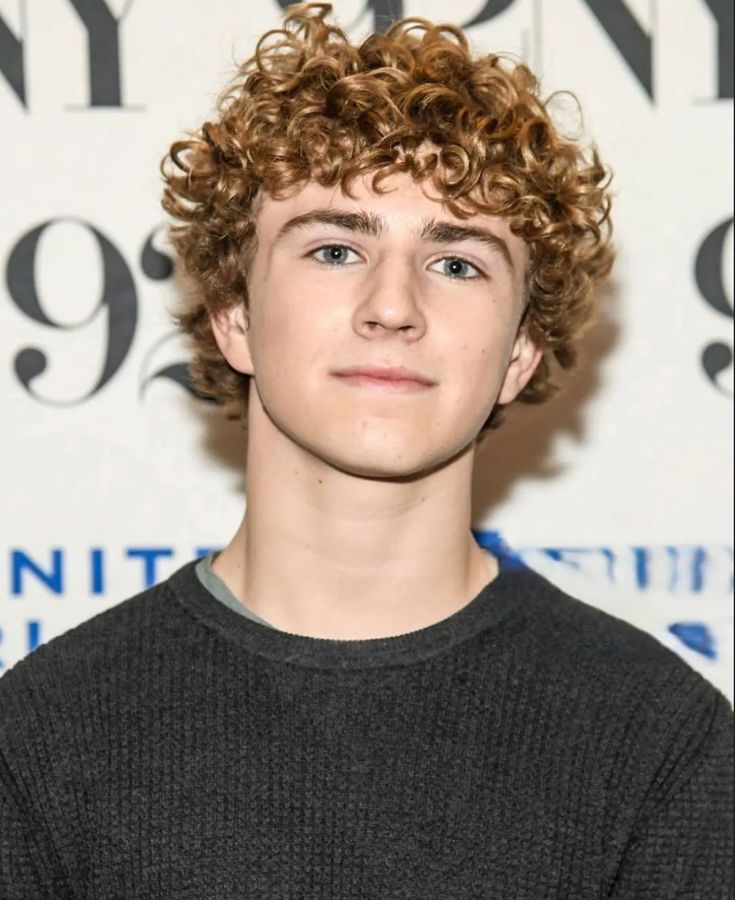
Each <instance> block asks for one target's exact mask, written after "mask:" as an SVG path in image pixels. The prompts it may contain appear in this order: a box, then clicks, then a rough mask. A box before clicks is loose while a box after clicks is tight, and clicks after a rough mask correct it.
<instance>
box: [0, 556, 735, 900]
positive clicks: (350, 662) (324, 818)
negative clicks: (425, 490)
mask: <svg viewBox="0 0 735 900" xmlns="http://www.w3.org/2000/svg"><path fill="white" fill-rule="evenodd" d="M195 565H196V562H195V561H193V562H189V563H187V564H186V565H184V566H182V567H181V568H180V569H179V570H178V571H177V572H176V573H175V574H174V575H172V576H171V577H170V578H168V579H167V580H166V581H164V582H162V583H161V584H159V585H157V586H155V587H152V588H149V589H148V590H145V591H143V592H142V593H140V594H137V595H136V596H134V597H131V598H129V599H127V600H125V601H123V602H121V603H119V604H118V605H117V606H114V607H112V608H111V609H109V610H106V611H105V612H103V613H100V614H98V615H97V616H95V617H94V618H92V619H89V620H88V621H86V622H84V623H82V624H81V625H79V626H77V627H76V628H74V629H72V630H70V631H68V632H66V633H65V634H64V635H61V636H60V637H57V638H55V639H53V640H51V641H48V642H47V643H45V644H43V645H41V646H40V647H39V648H38V649H36V650H35V651H34V652H33V653H31V654H30V655H29V656H27V657H25V658H24V659H22V660H21V661H20V662H19V663H17V664H16V665H15V666H14V667H13V668H12V669H10V670H9V671H8V672H7V673H6V674H4V675H3V677H2V678H0V897H1V898H2V900H31V898H33V900H72V898H73V900H82V898H84V900H113V898H114V900H121V898H135V900H144V898H146V900H147V898H151V900H152V898H170V900H270V898H272V900H303V898H309V900H351V898H355V900H404V898H405V900H470V898H477V900H480V898H482V900H594V898H615V900H621V898H627V900H684V898H686V900H725V898H730V897H732V896H733V875H732V865H733V759H732V755H733V714H732V707H731V705H730V703H729V702H728V700H727V699H726V698H725V697H724V696H723V695H722V694H721V693H720V692H719V691H718V690H717V689H716V688H715V687H714V686H712V685H711V684H710V683H709V682H708V681H707V680H706V679H705V678H703V677H702V676H701V675H700V674H698V673H697V672H696V671H695V670H694V669H692V668H691V667H690V666H688V665H687V664H686V663H685V662H684V661H683V660H682V659H680V658H679V657H678V656H677V655H676V654H675V653H673V652H672V651H671V650H669V649H667V648H666V647H664V646H663V645H662V644H661V643H660V642H658V641H657V640H656V639H654V638H653V637H651V636H650V635H648V634H647V633H645V632H643V631H641V630H639V629H637V628H635V627H633V626H632V625H630V624H628V623H626V622H624V621H622V620H620V619H617V618H615V617H613V616H611V615H609V614H607V613H605V612H603V611H601V610H598V609H596V608H595V607H593V606H590V605H589V604H586V603H583V602H581V601H579V600H576V599H574V598H572V597H569V596H567V595H566V594H564V593H563V592H561V591H560V590H558V589H557V588H556V587H554V586H553V585H552V584H551V583H550V582H548V581H547V580H546V579H544V578H543V577H541V576H540V575H538V574H537V573H534V572H532V571H530V570H527V569H523V568H518V567H514V566H512V565H510V564H508V563H506V562H503V564H502V566H501V570H500V574H499V575H498V576H497V577H496V578H495V579H494V580H493V581H492V582H490V584H488V585H487V586H486V587H485V588H484V589H483V590H482V591H481V592H480V593H479V594H478V595H477V596H476V597H475V598H474V599H473V600H472V601H471V602H470V603H469V604H467V605H466V606H465V607H463V608H462V609H461V610H459V611H458V612H456V613H454V614H453V615H452V616H450V617H448V618H446V619H443V620H442V621H440V622H436V623H434V624H432V625H430V626H428V627H426V628H422V629H420V630H418V631H412V632H410V633H407V634H403V635H399V636H396V637H390V638H379V639H373V640H354V641H353V640H347V641H343V640H340V641H338V640H332V639H324V638H311V637H306V636H303V635H296V634H290V633H289V632H286V631H281V630H277V629H274V628H269V627H267V626H265V625H262V624H260V623H258V622H255V621H252V620H251V619H249V618H247V617H246V616H243V615H240V614H238V613H237V612H235V611H234V610H232V609H230V608H228V607H227V606H226V605H225V604H223V603H222V602H220V601H219V600H217V599H215V598H214V597H213V596H212V595H211V594H210V593H209V592H208V591H207V589H206V588H205V587H204V585H203V584H202V583H201V581H200V580H199V578H198V577H197V574H196V571H195Z"/></svg>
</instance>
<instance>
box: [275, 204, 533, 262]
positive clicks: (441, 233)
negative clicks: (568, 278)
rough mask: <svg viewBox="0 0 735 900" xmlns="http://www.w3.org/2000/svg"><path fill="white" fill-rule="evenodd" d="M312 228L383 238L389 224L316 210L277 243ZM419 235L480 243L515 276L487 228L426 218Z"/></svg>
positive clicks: (295, 221)
mask: <svg viewBox="0 0 735 900" xmlns="http://www.w3.org/2000/svg"><path fill="white" fill-rule="evenodd" d="M310 225H334V226H336V227H337V228H344V229H346V230H347V231H355V232H358V233H360V234H367V235H369V236H370V237H380V236H381V235H382V234H384V233H385V232H386V230H387V229H386V221H385V219H384V217H383V216H379V215H377V214H375V213H368V212H364V211H361V212H347V211H345V210H340V209H313V210H311V211H310V212H307V213H303V214H302V215H300V216H294V217H293V218H292V219H289V220H288V221H287V222H285V223H284V224H283V225H282V226H281V228H280V229H279V231H278V234H277V235H276V238H275V240H276V241H279V240H280V239H281V238H282V237H284V236H285V235H287V234H289V233H290V232H292V231H295V230H297V229H299V228H308V227H309V226H310ZM419 236H420V237H421V239H422V240H424V241H432V242H434V243H437V244H453V243H456V242H457V241H479V242H480V243H482V244H485V245H486V246H488V247H490V249H491V250H493V251H494V252H496V253H498V254H499V255H500V257H501V258H502V260H503V262H504V263H505V265H506V267H507V268H508V271H509V272H510V275H511V277H512V276H514V275H515V266H514V265H513V259H512V258H511V255H510V251H509V250H508V245H507V244H506V243H505V241H504V240H503V239H502V238H501V237H498V235H497V234H494V233H493V232H492V231H489V230H488V229H486V228H480V227H478V226H476V225H457V224H455V223H453V222H443V221H437V220H436V219H425V220H424V221H423V223H422V227H421V231H420V234H419Z"/></svg>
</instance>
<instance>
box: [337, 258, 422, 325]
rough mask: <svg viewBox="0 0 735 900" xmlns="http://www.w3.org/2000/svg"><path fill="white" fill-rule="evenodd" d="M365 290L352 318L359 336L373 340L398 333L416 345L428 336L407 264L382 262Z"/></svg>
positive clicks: (411, 273)
mask: <svg viewBox="0 0 735 900" xmlns="http://www.w3.org/2000/svg"><path fill="white" fill-rule="evenodd" d="M363 288H364V293H363V296H362V298H361V300H360V302H359V304H358V305H357V307H356V308H355V312H354V314H353V327H354V329H355V331H356V332H357V333H358V334H359V335H361V336H362V337H365V338H370V339H372V340H374V339H376V338H382V337H385V336H387V335H388V334H392V333H394V332H395V333H397V334H399V335H400V336H401V337H402V338H403V339H404V340H405V341H407V342H413V341H416V340H418V339H419V338H420V337H422V335H423V334H424V333H425V332H426V319H425V317H424V313H423V311H422V309H421V306H420V304H419V303H418V299H419V285H418V284H417V278H416V274H415V273H414V272H413V271H412V269H411V267H410V265H408V263H400V262H393V263H391V262H389V261H388V260H383V262H382V263H381V264H380V265H379V266H376V267H375V269H374V270H373V272H372V273H371V276H370V278H369V279H368V280H367V282H366V283H365V284H364V285H363Z"/></svg>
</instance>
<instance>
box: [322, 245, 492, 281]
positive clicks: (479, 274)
mask: <svg viewBox="0 0 735 900" xmlns="http://www.w3.org/2000/svg"><path fill="white" fill-rule="evenodd" d="M333 248H337V249H339V250H347V251H348V252H350V253H355V254H357V250H353V249H352V247H348V246H347V245H346V244H322V245H321V246H320V247H316V248H315V249H314V250H312V251H311V252H310V253H309V254H308V255H309V256H310V257H312V258H313V259H314V261H315V262H316V263H318V264H319V265H320V266H330V267H331V268H335V269H336V268H340V266H339V264H337V265H332V264H331V263H328V262H324V260H321V259H316V256H315V254H317V253H319V252H320V251H321V250H331V249H333ZM446 259H451V260H457V261H458V262H461V263H464V264H465V265H466V266H469V267H470V268H471V269H474V270H475V272H477V275H470V276H469V277H467V278H461V277H460V276H458V275H448V276H447V277H448V278H449V279H450V280H451V281H474V280H475V279H477V278H482V279H483V280H486V279H487V276H486V275H485V273H484V272H483V271H482V270H481V269H480V268H479V267H478V266H476V265H475V264H474V263H471V262H470V261H469V260H467V259H464V257H462V256H442V257H440V258H439V259H437V260H435V261H434V262H441V261H442V260H446ZM432 265H433V264H432Z"/></svg>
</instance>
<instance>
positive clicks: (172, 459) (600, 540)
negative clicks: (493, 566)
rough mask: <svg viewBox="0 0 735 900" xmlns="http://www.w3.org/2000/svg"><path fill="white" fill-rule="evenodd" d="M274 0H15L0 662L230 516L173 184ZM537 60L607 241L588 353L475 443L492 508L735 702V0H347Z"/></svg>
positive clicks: (230, 491) (357, 10)
mask: <svg viewBox="0 0 735 900" xmlns="http://www.w3.org/2000/svg"><path fill="white" fill-rule="evenodd" d="M285 6H286V4H285V3H284V2H282V0H248V2H247V3H245V2H243V0H209V2H208V3H200V2H195V0H0V110H1V112H2V122H3V141H2V159H3V165H2V173H3V202H2V212H1V213H0V253H1V262H2V268H3V279H2V286H1V287H0V347H1V348H2V368H1V370H0V379H1V384H0V390H1V391H2V421H3V429H2V433H3V439H2V467H1V472H2V476H1V477H2V510H3V514H2V519H1V526H2V535H1V546H0V673H2V672H3V671H5V670H7V668H8V667H10V666H12V665H13V664H14V663H15V662H16V661H17V660H19V659H20V658H21V657H23V656H24V655H26V654H27V653H29V652H31V651H32V650H33V649H34V648H35V647H37V646H38V645H39V644H40V643H42V642H44V641H48V640H49V639H50V638H52V637H54V636H55V635H58V634H61V633H62V632H64V631H66V630H68V629H69V628H71V627H72V626H74V625H76V624H78V623H79V622H81V621H83V620H85V619H88V618H90V617H91V616H93V615H96V614H97V613H99V612H101V611H103V610H105V609H107V608H109V607H111V606H113V605H114V604H116V603H119V602H120V601H121V600H124V599H125V598H126V597H129V596H131V595H132V594H134V593H137V592H138V591H140V590H142V589H144V588H145V587H147V586H149V585H151V584H153V583H155V582H157V581H160V580H162V579H164V578H166V577H167V576H168V575H169V574H171V573H172V572H173V571H174V570H175V569H176V568H178V567H179V566H181V565H183V563H185V562H187V561H188V560H190V559H192V558H193V557H195V556H198V555H200V554H203V553H206V552H208V551H209V550H210V549H211V548H216V547H221V546H223V545H224V544H225V543H226V542H227V541H228V540H229V539H230V537H231V536H232V534H233V533H234V531H235V529H236V528H237V525H238V524H239V521H240V518H241V516H242V512H243V504H244V502H245V496H244V490H243V462H244V435H243V432H242V430H241V429H240V428H239V426H238V425H237V424H235V423H229V422H226V421H225V420H224V419H223V417H222V414H221V412H220V411H219V410H218V409H217V408H216V407H214V406H213V405H211V404H209V403H207V402H205V401H202V400H198V399H196V398H195V397H193V396H192V395H191V394H190V393H189V391H188V389H187V387H186V377H185V376H186V360H187V355H186V347H185V345H184V343H183V341H182V340H181V339H180V338H179V336H178V335H177V334H176V333H175V330H174V328H173V326H172V323H171V320H170V311H171V310H172V309H174V308H175V307H176V304H177V292H178V291H180V290H181V289H182V286H181V284H180V280H179V277H178V274H177V272H176V269H175V266H174V264H173V262H172V257H171V252H170V247H169V245H168V244H167V241H166V233H165V219H164V215H163V213H162V211H161V209H160V206H159V196H160V191H161V183H160V176H159V173H158V165H159V161H160V159H161V157H162V156H163V155H164V153H165V152H166V150H167V149H168V146H169V145H170V143H171V142H172V141H173V140H175V139H176V138H178V137H181V136H183V134H184V132H185V131H186V129H188V128H191V127H195V126H197V125H199V124H200V122H201V121H203V120H204V119H205V118H206V117H207V116H208V115H210V113H211V111H212V108H213V104H214V101H215V98H216V95H217V93H218V92H219V90H220V89H221V88H222V87H223V86H224V84H225V82H226V81H227V80H228V79H229V77H230V76H231V75H232V74H233V72H234V67H235V65H236V63H237V62H238V61H240V60H242V59H243V58H244V57H246V56H248V55H249V54H250V52H251V51H252V49H253V47H254V44H255V41H256V39H257V37H258V36H259V35H260V34H261V33H262V32H263V31H265V30H266V29H267V28H270V27H274V26H276V25H277V24H278V22H279V20H280V17H281V14H282V10H283V8H285ZM334 8H335V16H336V18H337V20H338V21H339V23H340V24H341V25H342V26H343V27H345V28H346V29H347V30H348V31H349V32H350V34H351V35H353V36H354V37H355V38H361V37H364V36H365V35H366V34H367V33H369V32H370V31H373V30H376V29H381V28H384V27H385V24H386V23H387V22H388V21H390V20H391V19H393V18H397V17H399V16H401V15H421V16H425V17H427V18H431V19H434V20H436V21H450V22H453V23H456V24H459V25H462V26H465V27H466V29H467V33H468V35H469V37H470V40H471V42H472V43H473V45H474V47H475V50H476V51H477V52H482V51H484V52H490V51H493V52H497V51H502V52H506V53H510V54H513V55H515V56H516V57H517V58H522V59H524V60H526V61H527V62H528V63H529V64H530V65H531V67H532V68H533V69H534V70H535V71H536V72H537V74H539V76H540V77H541V79H542V85H543V92H544V94H545V95H548V94H550V93H551V92H552V91H556V90H563V89H569V90H571V91H573V92H574V94H575V95H576V96H577V98H578V100H579V102H580V105H581V108H582V110H583V113H584V117H583V119H582V120H581V121H578V120H577V121H576V124H575V119H574V117H575V115H576V113H575V107H574V104H573V103H572V102H571V101H570V100H569V98H568V97H566V98H565V95H560V96H559V98H558V100H557V101H555V104H554V107H553V108H554V109H557V110H558V115H559V116H560V117H561V118H562V119H563V120H564V123H565V127H566V126H567V125H570V124H571V125H573V127H575V128H577V127H578V128H580V129H582V131H583V133H584V134H585V135H587V136H588V137H589V139H591V140H594V141H595V143H596V144H597V145H598V146H599V148H600V151H601V154H602V157H603V159H604V160H605V161H606V162H607V163H608V164H609V165H610V166H611V168H612V169H613V171H614V173H615V178H614V202H615V206H614V222H615V238H616V246H617V250H618V261H617V264H616V268H615V272H614V277H613V279H612V281H611V283H610V285H609V287H608V288H607V289H606V290H605V292H604V294H602V295H601V296H600V303H601V306H602V310H603V314H602V317H601V319H600V321H599V323H598V325H597V326H596V327H595V328H594V330H593V331H591V332H590V334H589V336H588V338H587V339H586V340H585V343H584V347H583V352H582V361H581V365H580V367H579V370H578V371H577V372H576V374H575V375H573V376H572V377H571V378H569V379H567V380H566V386H565V390H564V392H563V393H562V394H560V395H559V396H558V397H557V398H556V399H554V400H553V401H551V402H550V403H548V404H546V405H545V406H541V407H519V408H517V409H515V408H514V410H513V411H512V412H511V414H510V415H509V416H508V420H507V423H506V424H505V425H504V426H502V427H501V428H500V430H499V431H498V432H496V433H493V434H491V436H490V438H489V439H488V440H487V442H486V443H485V444H484V445H483V446H482V448H481V451H480V453H479V455H478V463H477V470H476V476H475V483H474V527H475V529H476V535H477V538H478V540H479V541H480V542H481V543H484V544H486V545H487V546H490V547H498V546H504V547H506V548H509V549H510V550H512V551H513V552H515V553H518V554H519V555H520V556H521V557H522V558H523V559H524V560H525V562H526V563H527V564H528V565H530V566H532V567H533V568H535V569H537V570H538V571H540V572H541V573H542V574H544V575H545V576H546V577H548V578H549V579H550V580H552V581H554V582H555V583H557V584H558V585H560V586H561V587H562V588H563V589H565V590H567V591H568V592H569V593H571V594H573V595H574V596H576V597H578V598H579V599H581V600H584V601H585V602H587V603H589V604H592V605H595V606H598V607H600V608H602V609H604V610H606V611H607V612H610V613H612V614H613V615H615V616H617V617H619V618H622V619H626V620H628V621H630V622H632V623H633V624H635V625H636V626H638V627H640V628H643V629H645V630H647V631H649V632H650V633H651V634H653V635H654V636H655V637H656V638H657V639H658V640H660V641H661V642H662V643H664V644H666V645H667V646H668V647H670V648H671V649H672V650H673V651H674V652H676V653H677V654H679V655H680V656H681V657H683V658H684V659H685V660H686V661H687V662H688V663H689V664H690V665H691V666H692V667H694V668H695V669H697V670H698V671H700V672H701V673H703V674H704V675H705V677H707V678H708V679H710V680H711V681H712V682H713V683H714V684H715V685H716V686H717V687H719V688H720V689H721V690H722V691H723V692H724V693H725V694H726V695H727V696H728V697H730V699H731V700H732V695H733V690H732V663H733V638H732V624H733V621H732V620H733V613H732V585H733V555H732V542H733V538H732V516H731V510H732V466H731V462H732V450H733V447H732V426H733V423H732V391H733V339H732V331H731V326H732V316H733V301H732V290H733V264H732V258H733V257H732V241H733V211H732V193H733V184H732V181H733V177H732V153H731V150H732V139H733V134H732V131H733V129H732V105H733V8H732V4H731V3H729V2H727V0H678V2H675V3H674V2H665V0H625V2H623V0H553V2H552V0H486V2H483V0H453V2H452V3H448V2H446V0H442V2H439V0H420V2H419V0H403V2H401V0H392V2H391V0H337V2H336V3H335V4H334Z"/></svg>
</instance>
